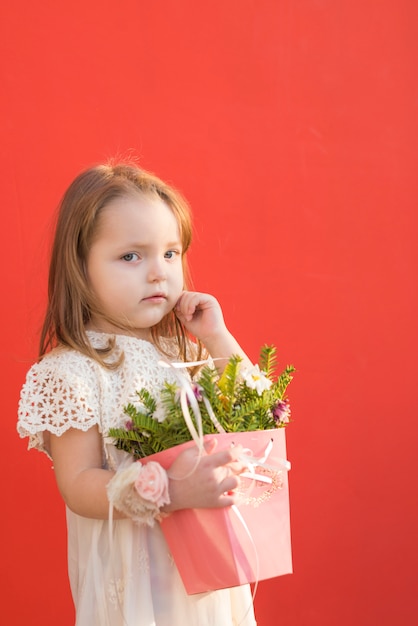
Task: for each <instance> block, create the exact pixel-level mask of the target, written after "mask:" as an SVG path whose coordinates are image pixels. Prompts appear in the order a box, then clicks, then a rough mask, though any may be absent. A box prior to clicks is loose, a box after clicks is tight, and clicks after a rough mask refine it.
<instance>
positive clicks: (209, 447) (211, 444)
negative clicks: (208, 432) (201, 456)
mask: <svg viewBox="0 0 418 626" xmlns="http://www.w3.org/2000/svg"><path fill="white" fill-rule="evenodd" d="M217 445H218V440H217V439H215V438H213V439H209V440H208V441H205V443H204V448H205V452H206V454H213V451H214V450H215V448H216V447H217Z"/></svg>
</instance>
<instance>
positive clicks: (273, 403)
mask: <svg viewBox="0 0 418 626" xmlns="http://www.w3.org/2000/svg"><path fill="white" fill-rule="evenodd" d="M241 361H242V359H241V357H239V356H237V355H235V356H232V357H231V358H230V359H229V362H228V363H227V365H226V367H225V369H224V371H223V373H222V375H221V376H219V373H218V372H217V370H216V368H214V367H210V366H205V367H203V368H202V370H201V372H200V375H199V379H198V381H197V382H192V383H191V385H192V389H193V392H194V394H195V397H196V399H197V401H198V405H199V410H200V415H201V420H202V427H203V433H204V434H209V433H216V432H218V431H217V429H216V427H215V425H214V423H213V420H212V417H211V412H210V410H209V411H208V404H209V406H210V407H211V409H212V411H213V413H214V415H215V416H216V419H217V420H218V421H219V423H220V425H221V426H222V428H223V429H224V430H225V431H227V432H239V431H250V430H266V429H270V428H281V427H283V426H285V425H286V424H287V422H288V421H289V416H290V408H289V404H288V401H287V398H285V395H284V394H285V392H286V389H287V387H288V385H289V383H290V382H291V380H292V373H293V372H294V371H295V368H294V367H293V366H292V365H289V366H287V367H286V368H285V369H284V370H283V371H282V372H281V373H280V374H279V375H278V377H277V378H276V379H274V373H275V370H276V366H277V362H276V348H275V347H274V346H268V345H265V346H263V347H262V348H261V351H260V360H259V370H258V369H256V367H255V368H253V370H251V371H250V372H248V370H247V371H246V370H245V369H243V371H242V372H241V369H240V363H241ZM137 395H138V405H137V406H134V405H133V404H128V405H127V406H126V407H125V408H124V412H125V414H126V415H127V417H128V418H129V419H128V420H127V422H126V425H125V428H112V429H110V431H109V435H110V437H113V438H114V440H115V445H116V447H117V448H119V449H121V450H125V451H126V452H129V453H130V454H132V455H133V456H134V457H135V458H143V457H145V456H149V455H150V454H153V453H155V452H160V451H162V450H166V449H168V448H171V447H172V446H175V445H178V444H181V443H184V442H185V441H189V440H190V439H191V436H190V433H189V429H188V427H187V425H186V423H185V420H184V416H183V412H182V408H181V405H180V389H179V387H177V385H175V384H172V383H166V384H165V386H164V387H163V389H162V390H161V392H160V394H159V397H158V398H154V397H153V396H152V395H151V393H150V392H149V391H147V390H146V389H141V390H139V391H138V392H137ZM189 409H190V415H191V417H192V419H194V420H196V417H195V416H194V414H193V410H192V408H191V407H189ZM157 410H158V413H159V414H161V411H162V414H163V419H162V421H159V420H158V419H157V418H156V416H155V413H156V411H157ZM196 428H197V425H196Z"/></svg>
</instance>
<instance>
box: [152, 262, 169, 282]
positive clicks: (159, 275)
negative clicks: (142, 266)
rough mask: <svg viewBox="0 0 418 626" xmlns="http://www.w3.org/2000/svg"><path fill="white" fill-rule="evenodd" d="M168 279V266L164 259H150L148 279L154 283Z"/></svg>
mask: <svg viewBox="0 0 418 626" xmlns="http://www.w3.org/2000/svg"><path fill="white" fill-rule="evenodd" d="M165 279H166V268H165V263H164V259H161V258H153V259H150V262H149V267H148V280H149V281H150V282H152V283H159V282H161V281H162V280H165Z"/></svg>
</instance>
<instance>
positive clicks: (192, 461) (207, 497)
mask: <svg viewBox="0 0 418 626" xmlns="http://www.w3.org/2000/svg"><path fill="white" fill-rule="evenodd" d="M216 445H217V441H216V439H212V440H211V441H210V442H208V443H207V444H205V450H204V452H203V455H202V456H201V458H200V459H199V452H198V449H197V447H196V446H193V447H192V448H188V449H187V450H185V451H184V452H182V453H181V454H180V455H179V456H178V457H177V459H176V460H175V461H174V462H173V464H172V465H171V467H170V469H169V470H168V477H169V481H170V487H169V490H170V499H171V504H170V505H169V506H167V507H165V508H164V509H163V510H164V511H167V512H169V511H175V510H178V509H199V508H222V507H226V506H231V505H233V504H235V502H236V499H237V496H236V495H235V494H234V492H233V490H234V489H236V488H237V487H238V485H239V483H240V481H239V477H238V475H239V474H240V472H242V471H244V470H245V465H244V464H242V463H241V462H240V461H239V460H238V457H239V455H240V454H241V453H242V446H235V447H233V448H228V449H226V450H221V451H219V452H215V448H216Z"/></svg>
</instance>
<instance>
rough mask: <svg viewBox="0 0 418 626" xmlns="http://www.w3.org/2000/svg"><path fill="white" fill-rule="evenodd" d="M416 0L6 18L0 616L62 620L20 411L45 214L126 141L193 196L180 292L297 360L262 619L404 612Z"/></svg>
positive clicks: (135, 5) (412, 563) (54, 528)
mask: <svg viewBox="0 0 418 626" xmlns="http://www.w3.org/2000/svg"><path fill="white" fill-rule="evenodd" d="M6 5H7V6H6ZM417 6H418V5H417V3H416V2H415V1H414V0H409V1H408V0H338V1H335V0H298V1H295V0H293V1H291V0H258V1H256V2H255V1H254V0H239V1H238V0H212V1H211V2H209V3H201V2H196V1H195V0H166V1H163V0H157V1H154V2H145V1H140V0H120V1H119V2H118V3H115V2H113V1H112V2H110V1H109V0H100V2H99V1H98V0H87V1H86V0H83V1H81V0H73V1H72V2H71V3H70V2H67V3H60V2H56V1H54V2H53V1H52V0H50V1H46V0H45V1H43V2H42V1H41V2H37V3H34V2H31V1H29V0H24V1H23V2H16V3H14V4H11V3H6V2H4V3H3V4H2V9H1V12H2V15H1V16H0V18H1V19H0V47H1V49H0V60H1V63H2V70H1V85H2V91H3V96H2V99H1V104H0V107H1V108H0V129H1V135H0V167H1V177H2V183H1V187H2V198H1V202H2V218H3V226H2V228H1V238H2V242H1V255H2V258H1V286H2V293H3V297H2V312H1V315H2V321H3V338H2V348H1V350H0V355H1V373H2V376H1V380H2V404H3V410H2V415H3V424H2V433H3V435H2V439H3V451H2V455H1V464H2V467H1V475H2V483H3V488H2V515H1V526H2V529H1V538H2V545H3V547H2V555H1V556H2V577H3V581H2V585H1V594H2V601H1V606H2V622H3V623H5V624H6V623H7V624H13V625H18V626H20V625H23V624H34V625H35V626H37V625H38V624H39V625H42V626H49V625H51V626H52V625H54V626H55V625H56V624H60V625H61V626H71V624H73V619H74V618H73V609H72V603H71V598H70V592H69V588H68V584H67V577H66V563H65V550H66V546H65V543H66V539H65V524H64V511H63V506H62V504H61V501H60V499H59V497H58V494H57V491H56V488H55V483H54V476H53V472H52V471H51V469H50V463H49V462H48V461H47V459H46V458H44V457H43V456H42V455H40V454H38V453H36V452H31V453H30V454H29V453H27V452H26V449H25V448H26V443H25V442H23V441H20V440H19V439H18V438H17V436H16V433H15V421H16V405H17V401H18V394H19V389H20V386H21V384H22V382H23V379H24V376H25V372H26V370H27V369H28V367H29V365H30V364H31V362H32V361H33V360H34V359H35V357H36V348H37V333H38V330H39V326H40V321H41V317H42V311H43V304H44V298H45V283H46V267H47V258H48V242H49V239H50V234H49V233H50V228H51V221H52V215H53V212H54V208H55V206H56V205H57V203H58V200H59V198H60V196H61V194H62V192H63V191H64V189H65V187H66V186H67V185H68V184H69V182H70V181H71V180H72V178H73V177H74V176H75V175H76V174H77V173H78V172H79V171H80V170H81V169H82V168H84V167H86V166H88V165H90V164H92V163H95V162H98V161H102V160H104V159H106V158H107V157H109V156H113V155H115V154H117V153H121V154H122V155H123V154H126V153H127V152H129V150H131V149H132V150H133V151H134V152H135V153H136V154H138V155H139V157H140V162H141V164H142V165H143V166H144V167H146V168H148V169H151V170H153V171H155V172H156V173H158V174H159V175H160V176H162V177H163V178H166V179H168V180H169V181H171V182H173V183H174V184H175V185H176V186H177V187H179V188H180V189H181V190H182V191H183V192H184V194H185V195H186V197H187V198H188V199H189V200H190V202H191V204H192V206H193V209H194V214H195V223H196V229H195V230H196V234H195V240H194V246H193V249H192V252H191V262H192V268H193V276H194V281H195V286H196V288H197V289H200V290H208V291H212V292H213V293H215V294H216V295H217V296H218V297H219V299H220V300H221V302H222V303H223V307H224V312H225V315H226V318H227V321H228V323H229V326H230V328H231V330H232V331H233V332H234V334H235V335H236V336H237V337H238V338H239V339H240V341H241V343H242V345H243V346H244V347H245V348H246V350H247V351H248V352H249V354H250V355H251V356H252V357H253V358H256V357H257V355H258V349H259V347H260V345H261V344H262V343H264V342H269V343H275V344H276V345H277V346H278V348H279V355H280V362H281V364H282V365H284V364H286V363H288V362H292V363H294V364H295V365H296V366H297V370H298V372H297V375H296V378H295V380H294V382H293V383H292V386H291V388H290V390H289V391H290V397H291V401H292V409H293V416H294V422H293V424H292V425H291V426H290V428H289V430H288V453H289V458H290V459H291V461H292V464H293V469H292V471H291V474H290V481H291V507H292V533H293V552H294V574H293V575H292V576H286V577H283V578H279V579H274V580H271V581H268V582H263V583H261V584H260V587H259V590H258V594H257V597H256V610H257V615H258V621H259V626H275V625H276V624H286V626H335V625H336V624H338V626H352V625H353V624H356V626H374V625H379V626H393V625H394V624H396V625H397V626H409V625H410V624H412V623H414V622H415V619H416V614H417V595H416V571H417V566H418V562H417V552H418V550H417V539H416V528H417V522H418V512H417V480H416V476H417V469H416V449H417V390H416V382H415V376H416V353H417V348H418V345H417V343H418V342H417V323H416V320H417V288H416V270H417V243H416V240H417V226H418V224H417V222H418V218H417V199H418V189H417V175H416V171H415V170H416V157H417V148H416V145H417V139H418V136H417V135H418V134H417V104H418V87H417V85H418V81H417V72H416V67H417V61H418V52H417V46H416V36H417V32H416V31H417V18H418V10H417Z"/></svg>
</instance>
